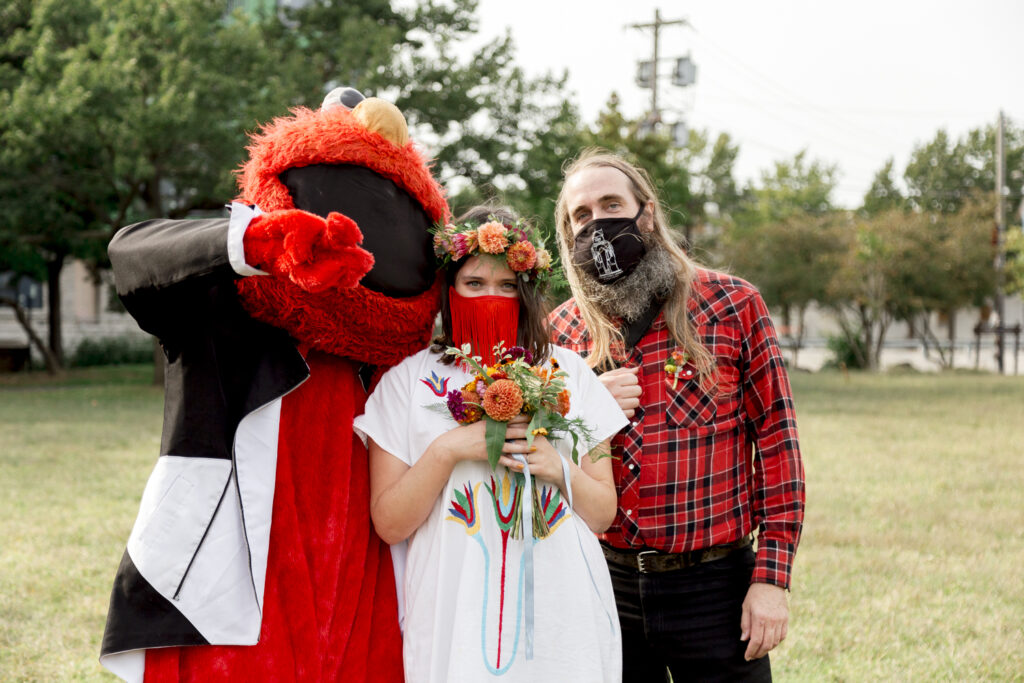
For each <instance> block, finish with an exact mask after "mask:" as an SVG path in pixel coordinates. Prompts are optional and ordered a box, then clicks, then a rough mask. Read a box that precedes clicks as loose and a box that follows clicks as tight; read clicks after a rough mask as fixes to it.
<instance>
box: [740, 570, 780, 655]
mask: <svg viewBox="0 0 1024 683" xmlns="http://www.w3.org/2000/svg"><path fill="white" fill-rule="evenodd" d="M788 628H789V603H788V602H787V601H786V590H785V589H784V588H781V587H779V586H775V585H772V584H770V583H752V584H750V588H749V589H747V597H746V599H745V600H744V601H743V616H742V617H741V618H740V630H741V631H742V633H741V635H740V640H744V641H749V642H748V643H747V651H746V653H744V655H743V656H744V658H745V659H747V660H748V661H749V660H751V659H760V658H761V657H764V656H765V655H766V654H768V653H769V652H770V651H771V650H772V649H773V648H774V647H775V646H776V645H778V644H779V643H781V642H782V641H783V640H785V638H786V632H787V630H788Z"/></svg>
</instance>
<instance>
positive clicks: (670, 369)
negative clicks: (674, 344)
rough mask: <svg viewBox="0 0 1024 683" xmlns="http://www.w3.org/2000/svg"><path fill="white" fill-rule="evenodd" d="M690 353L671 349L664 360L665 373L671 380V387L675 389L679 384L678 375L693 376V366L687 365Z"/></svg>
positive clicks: (684, 377) (688, 377)
mask: <svg viewBox="0 0 1024 683" xmlns="http://www.w3.org/2000/svg"><path fill="white" fill-rule="evenodd" d="M689 362H690V354H688V353H686V351H673V352H672V354H671V355H670V356H669V357H668V360H667V361H665V374H666V375H668V376H669V378H670V379H671V380H672V389H673V390H675V388H676V386H677V385H678V384H679V377H680V375H681V376H682V377H683V379H690V378H691V377H693V368H692V367H689V366H688V363H689Z"/></svg>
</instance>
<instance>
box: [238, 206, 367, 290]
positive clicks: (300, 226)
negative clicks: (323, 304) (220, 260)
mask: <svg viewBox="0 0 1024 683" xmlns="http://www.w3.org/2000/svg"><path fill="white" fill-rule="evenodd" d="M243 240H244V244H245V260H246V262H247V263H249V264H251V265H253V266H256V267H258V268H261V269H263V270H266V271H267V272H269V273H271V274H273V275H281V276H284V277H286V278H288V279H289V280H291V281H292V282H293V283H295V284H296V285H298V286H299V287H301V288H302V289H304V290H306V291H307V292H313V293H316V292H322V291H324V290H326V289H330V288H331V287H355V286H356V285H357V284H359V281H360V280H361V279H362V278H363V276H364V275H366V274H367V273H368V272H370V269H371V268H372V267H373V255H372V254H370V252H368V251H366V250H364V249H362V248H360V247H359V246H358V245H359V244H361V243H362V241H363V234H362V233H361V232H360V231H359V227H358V226H356V224H355V222H354V221H352V219H350V218H348V217H347V216H344V215H342V214H340V213H331V214H329V215H328V216H327V219H326V220H324V219H323V218H320V217H319V216H317V215H314V214H311V213H307V212H305V211H299V210H298V209H286V210H282V211H271V212H269V213H265V214H262V215H260V216H257V217H256V218H254V219H253V220H252V222H251V223H249V226H248V228H246V231H245V237H244V238H243Z"/></svg>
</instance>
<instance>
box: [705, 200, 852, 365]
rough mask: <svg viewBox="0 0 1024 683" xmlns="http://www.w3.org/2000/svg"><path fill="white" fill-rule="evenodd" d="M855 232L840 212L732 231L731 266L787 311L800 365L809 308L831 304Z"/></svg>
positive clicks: (786, 329)
mask: <svg viewBox="0 0 1024 683" xmlns="http://www.w3.org/2000/svg"><path fill="white" fill-rule="evenodd" d="M849 234H850V225H849V219H848V218H847V216H846V215H845V214H839V213H831V214H825V215H821V216H813V215H810V214H806V213H796V214H793V215H791V216H790V217H789V218H787V219H786V220H783V221H777V222H772V223H767V224H765V225H762V226H759V227H758V228H757V229H752V230H730V231H729V232H727V233H726V237H725V240H724V244H723V253H724V255H725V257H726V262H727V263H728V264H729V266H730V267H731V268H732V269H734V270H735V272H736V273H737V274H738V275H740V276H742V277H744V278H746V279H748V280H750V281H751V282H752V283H753V284H755V285H756V286H757V288H758V289H759V290H760V292H761V295H762V296H763V297H764V300H765V303H766V304H767V305H768V306H769V307H771V308H774V309H776V310H778V311H780V312H781V314H782V324H783V329H782V330H781V332H782V334H781V336H782V337H784V338H786V337H788V338H789V339H790V340H791V342H792V347H793V359H792V362H793V365H794V366H795V365H796V364H797V361H798V359H799V352H800V349H801V348H802V347H803V341H804V336H805V327H804V319H805V315H806V313H807V309H808V307H809V306H810V305H811V304H812V303H814V302H818V303H824V302H826V301H827V300H828V298H829V291H828V287H829V284H830V282H831V280H832V276H833V273H834V272H835V271H836V269H837V267H838V266H839V265H840V263H841V262H842V259H843V257H844V255H845V253H846V252H847V251H848V250H849Z"/></svg>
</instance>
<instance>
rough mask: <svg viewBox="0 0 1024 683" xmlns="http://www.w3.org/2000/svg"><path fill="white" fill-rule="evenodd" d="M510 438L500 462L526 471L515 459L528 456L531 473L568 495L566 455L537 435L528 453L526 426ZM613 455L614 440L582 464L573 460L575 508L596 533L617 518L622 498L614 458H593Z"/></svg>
mask: <svg viewBox="0 0 1024 683" xmlns="http://www.w3.org/2000/svg"><path fill="white" fill-rule="evenodd" d="M506 439H509V440H510V441H509V442H508V443H506V444H505V448H504V449H503V450H504V451H505V453H507V454H508V455H504V456H502V457H501V459H500V460H499V463H500V464H502V465H505V466H506V467H508V468H511V469H515V470H516V471H520V472H521V471H522V470H523V466H522V463H520V462H519V461H517V460H514V459H513V458H512V457H511V456H512V454H517V453H521V454H524V455H526V461H527V462H528V463H529V465H530V474H532V475H533V476H535V477H537V478H538V479H541V480H543V481H548V482H551V483H553V484H555V485H556V486H558V488H559V489H561V491H562V495H563V496H564V495H565V489H566V487H565V475H564V473H563V471H562V456H561V454H559V453H558V451H557V450H555V447H554V446H552V445H551V442H549V441H548V440H547V438H546V437H544V436H536V437H534V440H533V445H534V450H533V451H532V452H527V449H526V427H525V426H523V425H511V424H510V425H509V428H508V431H507V432H506ZM609 452H610V439H609V440H605V441H603V442H602V443H600V444H598V445H597V446H596V447H595V448H594V449H593V450H592V451H591V452H590V453H588V454H587V455H585V456H583V457H582V458H580V463H581V464H580V465H576V464H575V463H573V462H571V461H569V480H570V482H571V483H572V508H573V510H574V511H575V512H576V514H577V515H579V516H580V519H582V520H583V521H584V522H586V523H587V526H588V527H590V529H591V531H593V532H594V533H597V534H599V533H601V532H602V531H604V530H605V529H607V528H608V527H609V526H611V523H612V520H614V519H615V507H616V504H617V502H618V498H617V497H616V494H615V480H614V478H613V477H612V461H611V458H608V457H603V458H600V459H598V460H597V461H594V460H593V459H591V457H590V456H591V455H600V454H606V453H609Z"/></svg>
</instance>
